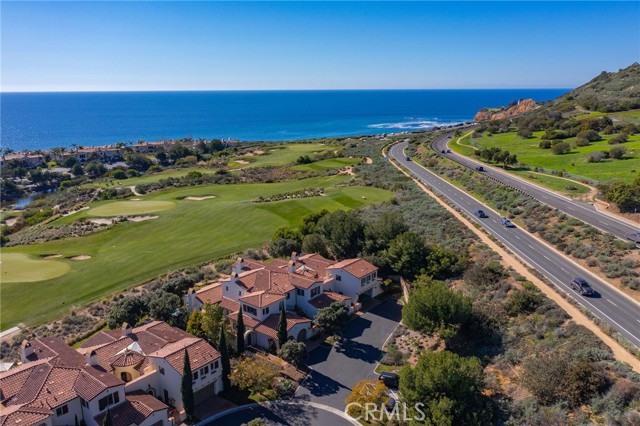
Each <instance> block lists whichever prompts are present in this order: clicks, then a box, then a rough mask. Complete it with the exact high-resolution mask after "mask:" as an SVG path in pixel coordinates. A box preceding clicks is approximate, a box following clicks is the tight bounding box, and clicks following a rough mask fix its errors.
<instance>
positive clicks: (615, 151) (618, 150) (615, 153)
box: [609, 146, 627, 160]
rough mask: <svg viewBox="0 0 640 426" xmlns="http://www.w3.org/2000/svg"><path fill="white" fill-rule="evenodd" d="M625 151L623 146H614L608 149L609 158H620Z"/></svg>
mask: <svg viewBox="0 0 640 426" xmlns="http://www.w3.org/2000/svg"><path fill="white" fill-rule="evenodd" d="M626 153H627V148H625V147H624V146H614V147H612V148H611V149H610V150H609V156H610V157H611V158H615V159H616V160H619V159H621V158H622V157H623V156H624V154H626Z"/></svg>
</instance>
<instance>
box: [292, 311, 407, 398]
mask: <svg viewBox="0 0 640 426" xmlns="http://www.w3.org/2000/svg"><path fill="white" fill-rule="evenodd" d="M401 312H402V307H401V305H400V304H399V303H398V301H396V300H395V299H388V300H386V301H384V302H382V303H381V304H379V305H378V306H376V307H374V308H373V309H371V310H370V311H369V312H367V313H365V314H363V315H361V316H358V317H356V318H355V319H353V320H351V321H350V322H349V323H348V324H347V325H346V326H345V329H344V332H343V336H344V341H343V343H342V347H341V348H340V349H339V350H338V349H336V348H328V347H326V346H324V345H322V346H319V347H318V348H316V349H314V350H313V351H311V353H310V354H309V359H308V360H307V364H308V365H309V367H311V368H312V369H313V371H312V373H311V374H310V375H309V377H308V378H307V380H305V381H304V382H303V383H302V385H301V386H300V387H299V388H298V390H297V392H296V397H301V398H308V399H309V401H312V402H316V403H319V404H324V405H328V406H330V407H333V408H337V409H338V410H344V407H345V405H346V404H345V402H344V400H345V399H346V398H347V396H349V394H350V393H351V389H352V388H353V386H354V385H355V384H356V383H357V382H358V381H359V380H362V379H366V378H371V377H375V373H374V371H373V370H374V369H375V367H376V364H377V362H378V361H379V360H380V358H381V357H382V346H383V345H384V342H385V341H386V340H387V338H388V337H389V335H390V334H391V333H392V332H393V330H395V328H396V327H397V326H398V323H399V322H400V319H401V317H402V314H401Z"/></svg>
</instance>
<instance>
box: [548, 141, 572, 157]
mask: <svg viewBox="0 0 640 426" xmlns="http://www.w3.org/2000/svg"><path fill="white" fill-rule="evenodd" d="M569 151H571V145H569V144H568V143H566V142H560V143H557V144H555V145H553V146H552V147H551V152H552V153H553V154H555V155H562V154H566V153H568V152H569Z"/></svg>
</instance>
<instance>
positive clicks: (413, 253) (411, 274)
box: [384, 232, 428, 279]
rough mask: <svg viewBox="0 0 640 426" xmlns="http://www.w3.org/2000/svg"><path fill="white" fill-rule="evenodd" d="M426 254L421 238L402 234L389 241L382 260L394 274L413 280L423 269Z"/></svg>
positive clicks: (410, 233)
mask: <svg viewBox="0 0 640 426" xmlns="http://www.w3.org/2000/svg"><path fill="white" fill-rule="evenodd" d="M427 253H428V249H427V246H426V245H425V243H424V240H423V239H422V237H420V236H419V235H418V234H415V233H413V232H404V233H402V234H400V235H398V236H397V237H396V238H395V239H394V240H392V241H391V243H390V244H389V248H388V249H387V250H386V251H385V253H384V259H385V261H386V262H387V263H388V264H389V266H390V267H391V268H392V269H393V270H394V271H395V272H397V273H398V274H401V275H402V276H404V277H405V278H409V279H413V278H415V277H416V276H417V275H418V274H419V273H420V271H421V270H422V268H423V267H424V264H425V258H426V256H427Z"/></svg>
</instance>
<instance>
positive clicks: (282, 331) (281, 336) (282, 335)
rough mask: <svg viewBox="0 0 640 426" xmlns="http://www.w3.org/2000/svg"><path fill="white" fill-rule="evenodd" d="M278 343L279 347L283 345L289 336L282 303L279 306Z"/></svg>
mask: <svg viewBox="0 0 640 426" xmlns="http://www.w3.org/2000/svg"><path fill="white" fill-rule="evenodd" d="M277 331H278V343H279V344H280V347H282V345H284V344H285V343H286V342H287V340H288V339H289V336H288V334H287V313H286V311H285V309H284V303H282V304H280V319H279V320H278V330H277Z"/></svg>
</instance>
